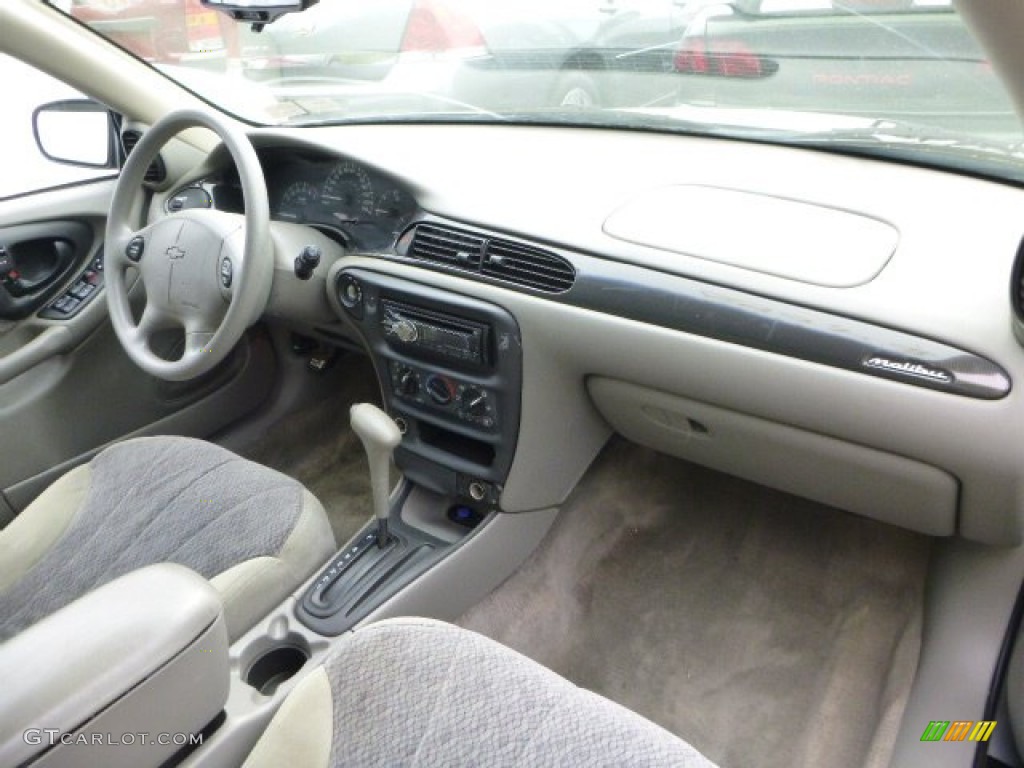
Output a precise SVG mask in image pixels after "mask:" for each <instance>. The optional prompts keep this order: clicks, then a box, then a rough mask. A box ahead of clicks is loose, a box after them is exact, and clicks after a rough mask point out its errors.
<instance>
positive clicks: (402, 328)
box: [391, 318, 420, 344]
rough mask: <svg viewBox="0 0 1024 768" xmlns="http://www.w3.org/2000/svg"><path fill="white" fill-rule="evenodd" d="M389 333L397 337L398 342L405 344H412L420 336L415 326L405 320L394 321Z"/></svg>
mask: <svg viewBox="0 0 1024 768" xmlns="http://www.w3.org/2000/svg"><path fill="white" fill-rule="evenodd" d="M391 331H392V333H394V334H395V336H397V337H398V340H399V341H401V342H403V343H405V344H412V343H413V342H414V341H416V339H418V338H419V335H420V333H419V330H417V328H416V324H415V323H413V322H410V321H409V320H406V319H405V318H402V319H401V320H397V321H395V323H394V324H393V325H392V326H391Z"/></svg>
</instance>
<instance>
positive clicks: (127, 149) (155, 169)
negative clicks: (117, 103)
mask: <svg viewBox="0 0 1024 768" xmlns="http://www.w3.org/2000/svg"><path fill="white" fill-rule="evenodd" d="M141 138H142V133H141V131H136V130H133V129H132V130H127V131H124V132H122V133H121V148H122V149H124V156H125V157H128V155H130V154H131V152H132V150H133V149H135V145H136V144H138V143H139V139H141ZM166 178H167V168H166V167H165V166H164V159H163V158H162V157H160V155H157V156H156V160H154V161H153V163H152V165H150V166H149V168H147V169H146V177H145V180H146V181H147V182H149V183H150V184H160V183H162V182H163V181H164V180H165V179H166Z"/></svg>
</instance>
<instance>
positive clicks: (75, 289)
mask: <svg viewBox="0 0 1024 768" xmlns="http://www.w3.org/2000/svg"><path fill="white" fill-rule="evenodd" d="M95 290H96V286H94V285H90V284H89V283H86V282H81V281H79V282H77V283H75V284H74V285H73V286H72V287H71V290H70V291H69V293H70V294H71V295H72V296H74V297H75V298H76V299H81V300H83V301H84V300H85V299H87V298H89V297H90V296H92V292H93V291H95Z"/></svg>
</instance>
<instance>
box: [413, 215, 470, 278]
mask: <svg viewBox="0 0 1024 768" xmlns="http://www.w3.org/2000/svg"><path fill="white" fill-rule="evenodd" d="M484 242H486V241H485V240H484V238H482V237H480V236H479V235H474V234H471V233H469V232H460V231H459V230H457V229H452V228H450V227H439V226H437V225H435V224H420V225H419V226H418V227H416V235H415V236H414V237H413V239H412V245H410V246H409V255H410V256H412V257H413V258H414V259H423V260H425V261H434V262H437V263H438V264H447V265H449V266H452V267H460V268H462V269H472V270H477V269H479V268H480V261H481V257H482V255H483V249H484Z"/></svg>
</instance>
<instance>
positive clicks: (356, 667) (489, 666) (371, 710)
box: [245, 619, 714, 768]
mask: <svg viewBox="0 0 1024 768" xmlns="http://www.w3.org/2000/svg"><path fill="white" fill-rule="evenodd" d="M285 764H287V765H290V766H295V767H296V768H314V767H315V768H324V767H326V766H330V767H331V768H334V767H336V766H346V767H347V768H348V767H353V768H355V767H357V766H367V767H368V766H381V765H388V766H435V765H474V766H531V768H544V767H545V766H587V768H590V767H592V766H609V767H610V766H615V767H616V768H621V767H622V766H646V767H650V768H658V767H659V766H665V768H669V766H671V767H672V768H714V766H713V764H712V763H711V762H709V761H708V760H707V759H706V758H705V757H704V756H702V755H701V754H700V753H699V752H697V750H695V749H694V748H693V747H691V746H690V745H688V744H687V743H686V742H684V741H682V740H681V739H679V738H677V737H676V736H673V735H672V734H670V733H669V732H668V731H665V730H663V729H662V728H659V727H658V726H656V725H654V724H653V723H651V722H649V721H647V720H645V719H644V718H642V717H640V716H639V715H637V714H635V713H634V712H630V711H629V710H627V709H624V708H623V707H620V706H619V705H618V704H615V703H613V702H611V701H609V700H608V699H605V698H602V697H601V696H598V695H597V694H594V693H591V692H590V691H585V690H583V689H581V688H577V687H576V686H575V685H573V684H572V683H570V682H569V681H568V680H565V679H564V678H561V677H559V676H558V675H556V674H555V673H554V672H551V671H550V670H548V669H545V668H544V667H542V666H540V665H539V664H537V663H535V662H533V661H531V660H530V659H527V658H526V657H525V656H522V655H520V654H518V653H516V652H515V651H513V650H511V649H509V648H506V647H505V646H502V645H500V644H498V643H496V642H494V641H493V640H489V639H488V638H485V637H483V636H482V635H478V634H476V633H474V632H470V631H469V630H465V629H461V628H458V627H455V626H452V625H450V624H444V623H442V622H437V621H432V620H428V619H392V620H388V621H382V622H379V623H377V624H372V625H370V626H368V627H365V628H363V629H359V630H357V631H356V632H354V633H352V634H351V635H349V636H348V637H347V638H345V639H344V640H342V641H341V642H340V643H338V645H337V647H336V648H335V649H334V650H332V652H331V654H330V656H329V657H328V658H327V660H326V661H325V662H324V664H323V666H322V667H320V668H319V669H317V670H314V671H313V672H311V673H310V674H309V675H308V676H307V677H306V678H304V679H303V680H302V682H301V683H300V684H299V685H298V686H297V687H296V689H295V690H294V691H293V692H292V693H291V694H290V695H289V696H288V698H287V699H286V700H285V702H284V704H283V705H282V707H281V710H280V711H279V712H278V714H277V716H276V717H275V718H274V720H273V721H272V722H271V724H270V727H269V728H268V729H267V731H266V732H265V733H264V735H263V737H262V738H261V740H260V741H259V743H258V744H257V745H256V748H255V749H254V750H253V752H252V754H251V755H250V756H249V759H248V761H247V762H246V764H245V765H246V767H247V768H269V766H275V765H285Z"/></svg>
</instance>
